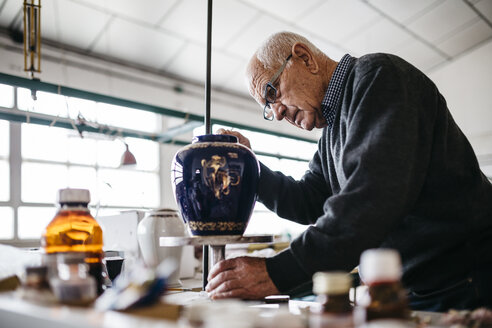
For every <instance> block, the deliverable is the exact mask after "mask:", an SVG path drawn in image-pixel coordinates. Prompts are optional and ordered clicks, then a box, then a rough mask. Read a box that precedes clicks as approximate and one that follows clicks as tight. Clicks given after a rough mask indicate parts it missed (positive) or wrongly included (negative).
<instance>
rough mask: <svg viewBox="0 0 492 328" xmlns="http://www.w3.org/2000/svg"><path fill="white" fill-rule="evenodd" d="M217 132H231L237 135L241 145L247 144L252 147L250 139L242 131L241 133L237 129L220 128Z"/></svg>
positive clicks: (232, 134)
mask: <svg viewBox="0 0 492 328" xmlns="http://www.w3.org/2000/svg"><path fill="white" fill-rule="evenodd" d="M216 133H217V134H229V135H231V136H235V137H237V140H238V141H239V143H240V144H241V145H243V146H246V147H248V148H249V149H251V144H250V143H249V139H248V138H246V137H245V136H243V135H242V134H241V133H239V132H237V131H233V130H226V129H218V130H217V132H216Z"/></svg>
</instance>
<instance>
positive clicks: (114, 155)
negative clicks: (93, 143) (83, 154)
mask: <svg viewBox="0 0 492 328" xmlns="http://www.w3.org/2000/svg"><path fill="white" fill-rule="evenodd" d="M124 151H125V144H124V143H123V141H121V140H120V139H117V140H98V141H97V164H99V165H100V166H104V167H114V168H116V167H119V166H120V164H121V156H122V155H123V152H124ZM132 151H133V150H132Z"/></svg>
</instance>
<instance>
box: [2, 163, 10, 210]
mask: <svg viewBox="0 0 492 328" xmlns="http://www.w3.org/2000/svg"><path fill="white" fill-rule="evenodd" d="M0 181H2V183H0V201H8V200H9V199H10V170H9V163H8V162H7V161H0Z"/></svg>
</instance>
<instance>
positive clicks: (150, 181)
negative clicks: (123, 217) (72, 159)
mask: <svg viewBox="0 0 492 328" xmlns="http://www.w3.org/2000/svg"><path fill="white" fill-rule="evenodd" d="M98 180H99V185H100V186H101V185H106V186H108V188H106V189H102V190H100V193H99V195H100V201H101V205H110V206H134V207H152V208H155V207H158V206H159V202H160V194H159V175H158V174H156V173H147V172H137V171H130V170H122V169H119V170H110V169H101V170H99V172H98Z"/></svg>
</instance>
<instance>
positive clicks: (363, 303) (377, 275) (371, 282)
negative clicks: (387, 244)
mask: <svg viewBox="0 0 492 328" xmlns="http://www.w3.org/2000/svg"><path fill="white" fill-rule="evenodd" d="M359 274H360V276H361V279H362V281H363V282H364V284H365V285H367V290H366V293H365V294H364V295H363V296H362V298H361V300H360V302H359V303H358V304H357V306H356V308H355V310H354V320H355V323H356V326H357V327H358V326H362V325H364V324H366V323H367V322H371V321H375V320H382V319H383V320H386V319H393V320H395V319H396V320H400V321H405V320H407V319H408V318H409V316H410V310H409V307H408V300H407V293H406V291H405V289H404V288H403V287H402V285H401V283H400V278H401V261H400V255H399V254H398V252H397V251H395V250H392V249H370V250H366V251H365V252H363V253H362V256H361V259H360V264H359Z"/></svg>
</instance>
